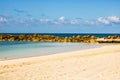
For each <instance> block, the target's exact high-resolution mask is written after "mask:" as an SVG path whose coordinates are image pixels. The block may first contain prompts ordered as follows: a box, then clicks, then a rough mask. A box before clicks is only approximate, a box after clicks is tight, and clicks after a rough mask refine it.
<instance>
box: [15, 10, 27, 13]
mask: <svg viewBox="0 0 120 80" xmlns="http://www.w3.org/2000/svg"><path fill="white" fill-rule="evenodd" d="M14 11H15V12H17V13H26V11H25V10H20V9H14Z"/></svg>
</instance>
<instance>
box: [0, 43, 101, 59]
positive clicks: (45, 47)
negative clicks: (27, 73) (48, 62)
mask: <svg viewBox="0 0 120 80" xmlns="http://www.w3.org/2000/svg"><path fill="white" fill-rule="evenodd" d="M100 46H103V45H101V44H90V43H57V42H54V43H53V42H51V43H50V42H49V43H47V42H37V43H34V42H0V60H4V59H13V58H21V57H30V56H41V55H50V54H56V53H62V52H70V51H75V50H83V49H89V48H96V47H100Z"/></svg>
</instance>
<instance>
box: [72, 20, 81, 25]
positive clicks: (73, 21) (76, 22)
mask: <svg viewBox="0 0 120 80" xmlns="http://www.w3.org/2000/svg"><path fill="white" fill-rule="evenodd" d="M70 23H71V24H73V25H75V24H79V22H78V20H71V21H70Z"/></svg>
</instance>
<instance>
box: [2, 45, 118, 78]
mask: <svg viewBox="0 0 120 80" xmlns="http://www.w3.org/2000/svg"><path fill="white" fill-rule="evenodd" d="M0 80H120V45H119V44H118V45H109V46H103V47H100V48H94V49H88V50H82V51H74V52H68V53H61V54H55V55H48V56H40V57H31V58H23V59H15V60H7V61H0Z"/></svg>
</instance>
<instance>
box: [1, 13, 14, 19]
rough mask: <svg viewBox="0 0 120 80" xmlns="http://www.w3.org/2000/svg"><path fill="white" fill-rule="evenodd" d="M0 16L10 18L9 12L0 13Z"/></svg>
mask: <svg viewBox="0 0 120 80" xmlns="http://www.w3.org/2000/svg"><path fill="white" fill-rule="evenodd" d="M0 17H3V18H12V16H11V15H10V14H0Z"/></svg>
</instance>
